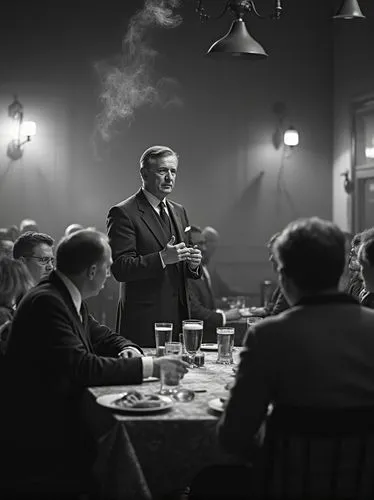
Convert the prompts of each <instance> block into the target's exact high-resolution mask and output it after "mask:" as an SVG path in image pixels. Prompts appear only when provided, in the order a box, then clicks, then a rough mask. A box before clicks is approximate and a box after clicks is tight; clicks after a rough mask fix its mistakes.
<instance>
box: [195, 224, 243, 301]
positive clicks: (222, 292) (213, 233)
mask: <svg viewBox="0 0 374 500" xmlns="http://www.w3.org/2000/svg"><path fill="white" fill-rule="evenodd" d="M202 235H203V238H204V240H205V248H206V250H205V267H206V269H207V270H208V272H209V276H210V283H211V288H212V293H213V295H214V298H215V299H216V301H219V300H220V299H221V298H222V297H225V298H227V297H234V296H237V295H245V293H243V292H240V291H238V290H235V289H234V288H232V287H231V286H230V285H229V284H228V283H226V281H224V280H223V278H222V277H221V275H220V274H219V272H218V271H217V268H216V266H215V265H214V263H213V261H212V259H213V256H214V254H215V253H216V251H217V249H218V246H219V241H220V238H221V237H220V235H219V233H218V231H217V230H216V229H214V228H213V227H211V226H206V227H204V229H203V230H202Z"/></svg>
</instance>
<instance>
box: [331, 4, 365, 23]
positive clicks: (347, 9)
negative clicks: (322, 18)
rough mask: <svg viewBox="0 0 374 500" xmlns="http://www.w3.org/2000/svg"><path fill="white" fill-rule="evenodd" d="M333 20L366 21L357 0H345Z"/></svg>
mask: <svg viewBox="0 0 374 500" xmlns="http://www.w3.org/2000/svg"><path fill="white" fill-rule="evenodd" d="M333 19H365V16H364V15H363V13H362V12H361V9H360V6H359V4H358V2H357V0H344V1H343V3H342V6H341V7H340V9H339V11H338V13H337V14H336V16H334V17H333Z"/></svg>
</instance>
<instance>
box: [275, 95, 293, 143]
mask: <svg viewBox="0 0 374 500" xmlns="http://www.w3.org/2000/svg"><path fill="white" fill-rule="evenodd" d="M273 113H274V114H275V116H276V118H277V123H276V128H275V131H274V133H273V136H272V143H273V146H274V147H275V149H279V148H280V147H281V146H287V148H294V147H295V146H297V145H298V144H299V132H298V131H297V130H296V129H295V127H293V126H292V125H291V126H289V127H288V128H285V126H284V122H285V120H286V118H287V109H286V105H285V104H284V103H283V102H276V103H275V104H274V106H273Z"/></svg>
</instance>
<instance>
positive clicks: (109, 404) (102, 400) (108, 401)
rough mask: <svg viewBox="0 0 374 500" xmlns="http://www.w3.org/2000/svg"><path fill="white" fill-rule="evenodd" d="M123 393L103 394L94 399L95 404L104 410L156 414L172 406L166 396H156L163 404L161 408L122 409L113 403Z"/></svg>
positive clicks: (171, 402)
mask: <svg viewBox="0 0 374 500" xmlns="http://www.w3.org/2000/svg"><path fill="white" fill-rule="evenodd" d="M124 394H125V393H124V392H120V393H118V392H117V393H115V394H104V395H103V396H99V397H98V398H97V399H96V402H97V403H98V404H99V405H101V406H105V408H110V409H111V410H115V411H124V412H126V413H156V412H158V411H164V410H166V409H168V408H171V407H172V406H173V404H174V403H173V401H172V399H170V398H168V397H167V396H158V397H159V398H160V399H161V400H162V401H163V402H164V404H163V405H162V406H157V407H153V408H131V407H129V408H124V407H123V406H119V405H117V404H115V403H114V401H116V399H119V398H121V397H122V396H123V395H124Z"/></svg>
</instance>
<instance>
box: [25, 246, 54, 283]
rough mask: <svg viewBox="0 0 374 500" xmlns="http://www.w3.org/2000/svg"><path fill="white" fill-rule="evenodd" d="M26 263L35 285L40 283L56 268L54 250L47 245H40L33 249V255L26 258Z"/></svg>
mask: <svg viewBox="0 0 374 500" xmlns="http://www.w3.org/2000/svg"><path fill="white" fill-rule="evenodd" d="M24 262H25V264H26V266H27V268H28V270H29V271H30V274H31V276H32V277H33V278H34V281H35V283H39V281H40V280H41V279H43V278H45V277H46V276H48V274H49V273H50V272H51V271H52V269H53V268H54V257H53V248H52V247H50V246H49V245H47V244H46V243H40V244H39V245H36V246H35V247H34V248H33V251H32V254H31V255H29V256H27V257H24Z"/></svg>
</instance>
